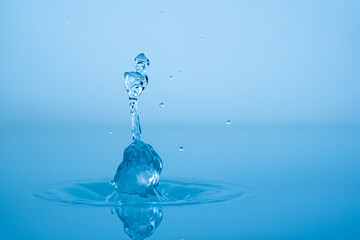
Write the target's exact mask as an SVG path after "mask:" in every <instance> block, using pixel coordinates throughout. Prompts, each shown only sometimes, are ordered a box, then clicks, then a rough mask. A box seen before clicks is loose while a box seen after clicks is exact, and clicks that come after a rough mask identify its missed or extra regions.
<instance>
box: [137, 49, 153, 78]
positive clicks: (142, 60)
mask: <svg viewBox="0 0 360 240" xmlns="http://www.w3.org/2000/svg"><path fill="white" fill-rule="evenodd" d="M149 66H150V60H149V59H148V58H147V57H146V56H145V54H143V53H140V54H139V55H137V56H136V57H135V69H136V71H137V72H139V73H141V74H145V73H146V68H147V67H149Z"/></svg>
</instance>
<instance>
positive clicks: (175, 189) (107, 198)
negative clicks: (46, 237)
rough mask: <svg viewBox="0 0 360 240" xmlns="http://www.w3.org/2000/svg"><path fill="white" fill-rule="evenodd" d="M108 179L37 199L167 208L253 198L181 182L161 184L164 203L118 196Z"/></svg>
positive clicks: (227, 188)
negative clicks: (147, 205) (151, 205)
mask: <svg viewBox="0 0 360 240" xmlns="http://www.w3.org/2000/svg"><path fill="white" fill-rule="evenodd" d="M114 190H115V187H114V186H113V185H111V183H110V180H109V179H100V180H87V181H72V182H64V183H58V184H52V185H47V186H45V187H44V188H41V189H39V190H38V191H37V192H36V193H35V194H34V195H35V196H36V197H39V198H41V199H44V200H48V201H52V202H60V203H66V204H70V205H79V204H80V205H89V206H114V205H119V206H120V205H132V204H134V205H136V204H159V205H164V206H171V205H189V204H204V203H214V202H223V201H228V200H231V199H235V198H239V197H241V198H244V197H246V196H250V195H251V191H250V187H249V186H244V185H236V184H231V183H218V182H217V183H209V182H208V181H206V182H205V181H193V180H182V179H173V180H172V179H165V180H161V181H160V184H159V191H160V192H161V194H162V195H163V196H164V198H162V199H156V198H142V197H139V196H138V195H128V194H121V195H119V194H117V193H115V194H117V197H115V198H114V197H112V196H113V195H114Z"/></svg>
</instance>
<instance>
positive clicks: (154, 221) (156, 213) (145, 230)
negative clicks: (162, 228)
mask: <svg viewBox="0 0 360 240" xmlns="http://www.w3.org/2000/svg"><path fill="white" fill-rule="evenodd" d="M116 213H117V215H118V217H119V218H120V220H121V221H122V222H123V224H124V231H125V233H126V234H127V235H128V236H129V237H130V238H131V239H134V240H142V239H147V238H149V237H150V236H151V235H152V234H153V232H154V231H155V229H156V228H157V227H158V226H159V225H160V223H161V220H162V217H163V212H162V207H161V205H156V204H148V205H121V206H119V207H117V208H116Z"/></svg>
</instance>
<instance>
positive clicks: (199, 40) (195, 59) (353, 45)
mask: <svg viewBox="0 0 360 240" xmlns="http://www.w3.org/2000/svg"><path fill="white" fill-rule="evenodd" d="M359 5H360V3H359V2H358V1H320V0H319V1H301V2H299V1H278V0H277V1H257V0H244V1H229V0H226V1H201V0H197V1H156V0H155V1H145V0H139V1H106V2H100V1H81V0H78V1H60V2H59V1H37V0H32V1H17V2H14V1H1V3H0V11H1V14H0V20H1V24H0V31H1V35H2V36H1V45H0V50H1V54H0V79H1V82H0V84H1V85H0V112H1V115H0V120H1V122H2V124H8V123H11V124H14V123H17V124H74V123H76V124H81V125H84V124H85V125H86V124H108V125H109V126H111V125H119V124H127V125H129V117H128V110H127V105H128V99H127V96H126V92H125V90H124V83H123V73H124V72H125V71H130V70H133V69H134V68H133V65H134V64H133V59H134V57H135V56H136V55H137V54H138V53H141V52H144V53H145V54H146V55H147V57H148V58H149V59H150V69H149V72H148V76H149V85H148V87H147V89H146V91H145V92H144V94H143V95H142V96H141V99H140V106H139V108H140V110H141V112H142V115H141V120H142V122H143V124H157V125H162V124H170V125H172V124H174V125H175V124H189V125H190V124H191V125H194V124H197V125H199V124H201V125H204V124H205V125H206V124H220V125H221V124H224V122H225V121H226V120H227V119H231V120H232V122H233V123H261V124H263V123H266V124H268V123H281V124H282V123H286V124H288V123H306V124H308V123H321V124H324V123H326V124H327V123H331V124H338V123H345V124H353V123H358V122H359V121H360V80H359V77H360V68H359V62H360V61H359V60H360V47H359V44H358V43H359V42H360V17H359V11H360V10H359V9H360V6H359ZM179 71H180V72H179ZM170 75H172V76H173V80H171V79H169V76H170ZM160 102H164V103H165V106H166V107H165V108H164V109H159V103H160Z"/></svg>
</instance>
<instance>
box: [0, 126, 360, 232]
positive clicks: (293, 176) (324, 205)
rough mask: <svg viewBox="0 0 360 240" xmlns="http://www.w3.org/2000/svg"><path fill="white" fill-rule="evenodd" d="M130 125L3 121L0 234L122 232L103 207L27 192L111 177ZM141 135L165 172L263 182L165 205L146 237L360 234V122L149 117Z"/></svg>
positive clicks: (184, 176) (107, 210)
mask: <svg viewBox="0 0 360 240" xmlns="http://www.w3.org/2000/svg"><path fill="white" fill-rule="evenodd" d="M169 132H171V134H169ZM129 134H130V132H129V128H128V126H127V127H125V126H124V127H120V126H119V127H114V128H113V134H109V132H108V128H107V127H92V128H90V127H84V126H54V127H23V128H21V127H14V126H11V125H10V126H6V127H5V126H3V127H2V128H1V135H0V136H1V138H0V141H1V145H0V146H1V151H0V154H1V155H0V157H1V159H2V161H3V162H4V163H6V164H5V165H4V167H2V168H1V175H0V179H1V185H0V190H1V192H2V196H3V197H2V198H1V205H0V208H1V212H2V214H1V216H0V221H1V231H0V236H1V238H2V239H74V238H77V239H99V238H110V239H111V238H115V239H129V237H128V236H127V235H126V234H125V232H124V231H123V223H122V221H120V220H119V218H118V217H117V216H114V215H112V214H111V208H110V207H108V208H107V207H105V208H97V207H81V206H77V207H71V206H68V205H66V204H61V203H58V204H56V203H54V202H48V201H44V200H42V199H39V198H37V197H34V196H33V194H34V193H36V192H37V191H38V190H39V188H42V187H46V186H48V184H57V183H62V182H64V181H80V180H87V179H89V178H92V179H97V178H108V179H110V178H111V176H112V175H113V173H114V169H115V168H116V167H117V166H118V164H119V162H120V161H121V155H122V151H123V149H124V148H125V147H126V146H127V145H128V140H129ZM124 136H125V137H124ZM144 138H145V139H144V140H146V141H148V140H150V139H151V143H152V145H153V146H154V148H156V149H157V152H158V153H159V154H161V156H162V159H163V161H164V163H165V164H164V168H163V172H162V175H161V177H162V178H164V179H166V178H171V177H178V178H180V179H184V178H185V179H189V180H193V179H198V180H200V181H202V180H209V182H214V181H215V182H230V183H238V184H241V185H245V186H262V189H263V190H261V191H262V192H260V193H258V194H257V195H255V196H253V197H248V198H241V197H240V198H237V199H233V200H231V201H228V202H221V203H211V204H204V205H189V206H175V207H171V206H169V207H166V206H165V207H163V208H162V211H163V219H162V221H161V223H160V225H159V226H158V227H157V228H156V230H155V231H154V232H153V234H152V238H151V239H178V238H179V237H183V238H184V239H224V238H226V239H241V238H244V239H354V238H356V237H358V236H360V231H359V229H358V228H357V226H358V225H359V223H360V217H359V216H360V207H359V204H358V203H359V199H360V193H359V183H360V177H359V174H358V172H359V170H360V165H359V161H358V159H359V157H360V150H359V149H360V147H359V144H360V127H359V126H339V125H338V126H336V125H328V126H319V125H296V126H255V125H247V126H237V125H236V124H235V123H234V122H233V123H232V125H230V126H228V125H226V124H225V123H224V124H223V125H221V126H212V127H200V126H196V127H181V128H179V127H165V126H152V127H150V126H148V127H146V137H144ZM200 138H201V139H202V141H199V140H198V139H200ZM179 144H183V145H184V151H183V152H179V151H178V146H179ZM59 146H61V147H59ZM20 149H21V150H20Z"/></svg>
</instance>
